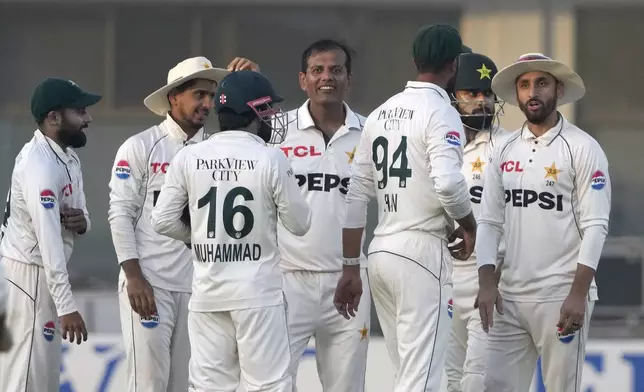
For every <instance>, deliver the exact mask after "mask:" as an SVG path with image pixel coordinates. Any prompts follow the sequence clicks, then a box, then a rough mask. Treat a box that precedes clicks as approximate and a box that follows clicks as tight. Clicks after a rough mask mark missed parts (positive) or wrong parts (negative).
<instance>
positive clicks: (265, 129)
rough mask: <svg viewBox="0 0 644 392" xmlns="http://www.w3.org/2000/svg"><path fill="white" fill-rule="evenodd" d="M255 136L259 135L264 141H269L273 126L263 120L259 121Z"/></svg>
mask: <svg viewBox="0 0 644 392" xmlns="http://www.w3.org/2000/svg"><path fill="white" fill-rule="evenodd" d="M257 136H259V137H261V138H262V140H263V141H265V142H266V143H270V141H271V136H273V128H271V126H270V125H269V124H268V123H267V122H266V121H263V120H260V121H259V129H258V130H257Z"/></svg>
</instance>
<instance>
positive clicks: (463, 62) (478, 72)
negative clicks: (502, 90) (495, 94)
mask: <svg viewBox="0 0 644 392" xmlns="http://www.w3.org/2000/svg"><path fill="white" fill-rule="evenodd" d="M497 72H498V69H497V67H496V64H494V61H492V59H490V58H489V57H487V56H484V55H482V54H479V53H463V54H462V55H460V56H458V69H457V71H456V77H455V78H454V81H453V85H452V88H453V90H454V91H458V90H468V91H489V90H492V78H494V75H496V73H497Z"/></svg>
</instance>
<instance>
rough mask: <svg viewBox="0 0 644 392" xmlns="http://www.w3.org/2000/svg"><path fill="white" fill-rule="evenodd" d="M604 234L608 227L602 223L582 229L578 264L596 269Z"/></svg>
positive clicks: (604, 238)
mask: <svg viewBox="0 0 644 392" xmlns="http://www.w3.org/2000/svg"><path fill="white" fill-rule="evenodd" d="M606 235H608V229H607V227H606V226H604V225H596V226H588V227H587V228H586V229H585V230H584V239H583V240H581V247H580V248H579V259H578V263H579V264H583V265H585V266H587V267H590V268H592V269H594V270H595V271H597V266H598V265H599V259H601V256H602V250H603V249H604V242H605V241H606Z"/></svg>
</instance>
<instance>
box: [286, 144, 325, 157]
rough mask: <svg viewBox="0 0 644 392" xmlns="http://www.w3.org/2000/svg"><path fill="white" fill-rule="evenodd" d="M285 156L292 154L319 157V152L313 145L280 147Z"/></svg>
mask: <svg viewBox="0 0 644 392" xmlns="http://www.w3.org/2000/svg"><path fill="white" fill-rule="evenodd" d="M280 148H281V149H282V151H283V152H284V155H286V156H287V157H290V156H294V157H297V158H303V157H319V156H320V155H322V153H321V152H319V151H317V150H316V149H315V146H296V147H280Z"/></svg>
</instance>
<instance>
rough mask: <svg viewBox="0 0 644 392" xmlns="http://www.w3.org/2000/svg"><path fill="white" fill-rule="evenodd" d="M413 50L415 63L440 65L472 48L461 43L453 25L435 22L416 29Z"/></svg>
mask: <svg viewBox="0 0 644 392" xmlns="http://www.w3.org/2000/svg"><path fill="white" fill-rule="evenodd" d="M413 51H414V61H415V62H416V64H419V65H421V64H422V65H435V66H437V67H441V66H443V65H445V64H447V63H448V62H450V61H452V60H454V59H455V58H456V57H457V56H458V55H460V54H461V53H467V52H471V51H472V49H470V48H469V47H467V46H465V45H463V40H462V39H461V34H460V33H459V32H458V30H456V29H455V28H454V27H452V26H450V25H446V24H435V25H429V26H424V27H422V28H420V30H418V33H417V34H416V38H415V39H414V47H413Z"/></svg>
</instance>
